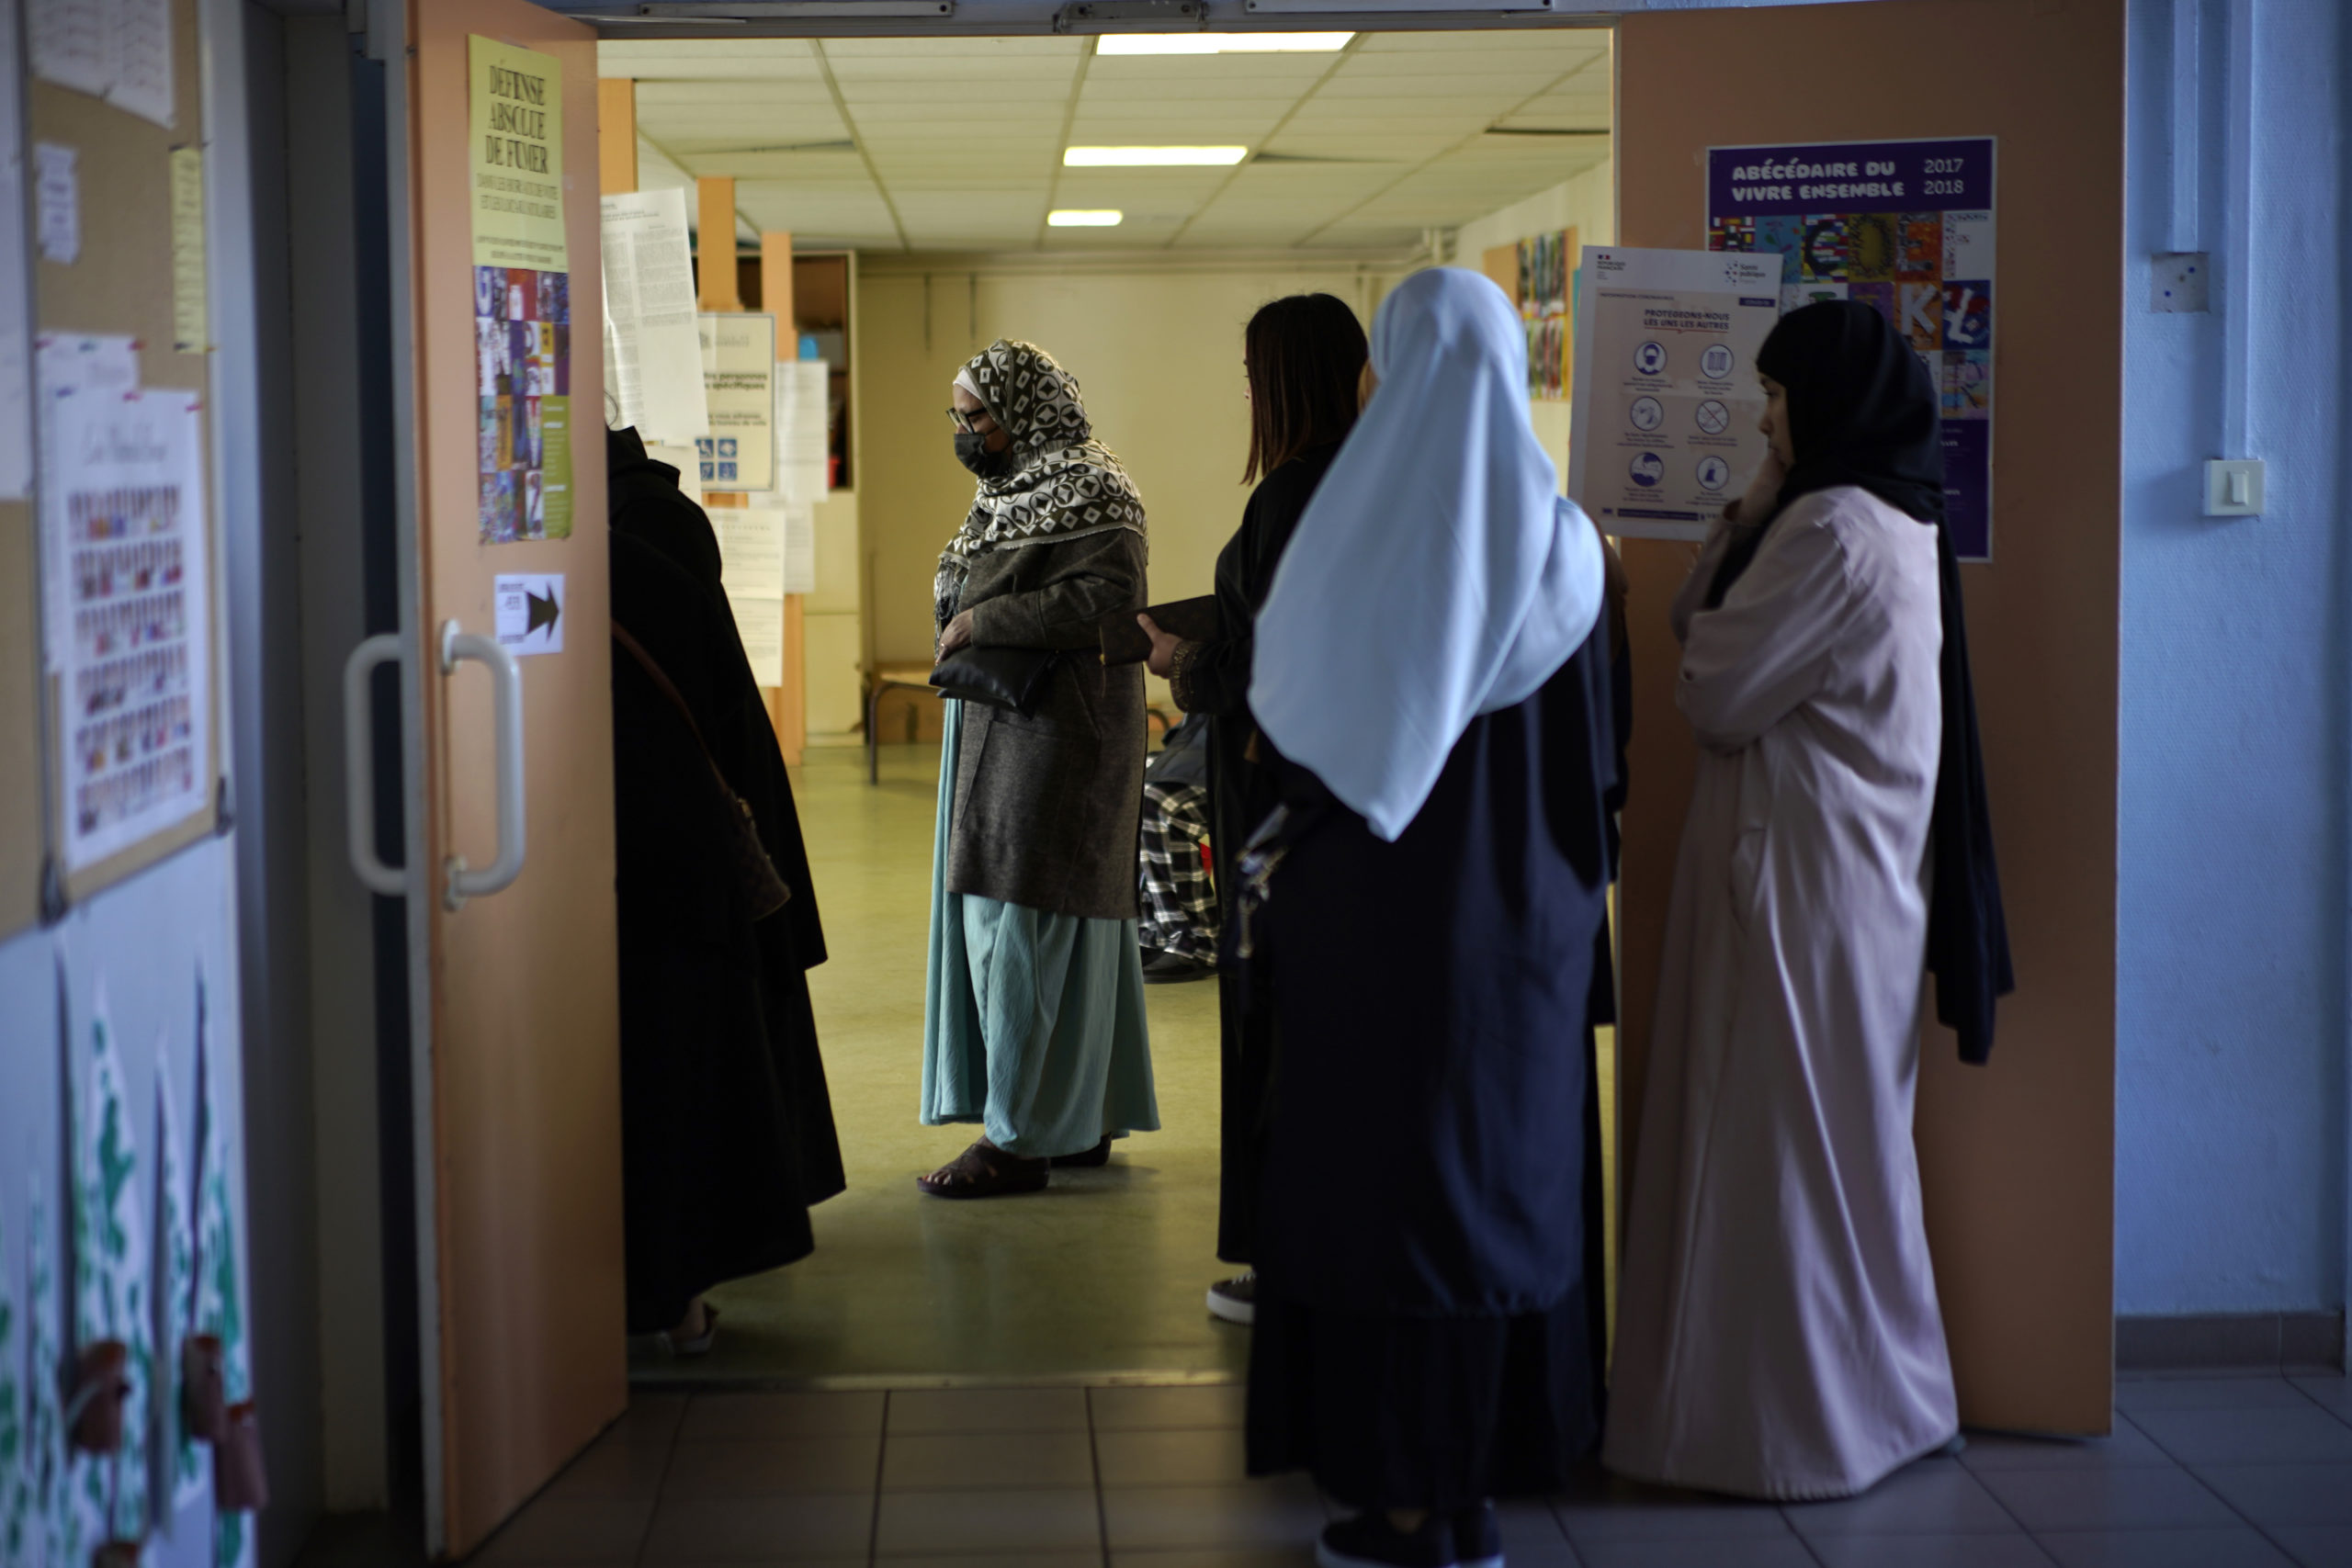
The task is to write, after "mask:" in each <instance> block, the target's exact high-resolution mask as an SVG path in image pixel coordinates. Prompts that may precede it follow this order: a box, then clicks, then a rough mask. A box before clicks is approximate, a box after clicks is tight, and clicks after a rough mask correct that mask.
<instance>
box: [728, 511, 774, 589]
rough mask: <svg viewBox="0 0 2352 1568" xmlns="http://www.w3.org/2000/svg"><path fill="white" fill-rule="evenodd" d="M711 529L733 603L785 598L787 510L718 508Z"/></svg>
mask: <svg viewBox="0 0 2352 1568" xmlns="http://www.w3.org/2000/svg"><path fill="white" fill-rule="evenodd" d="M710 526H711V531H712V532H713V533H715V534H717V535H718V570H719V577H720V580H721V581H724V582H725V583H726V585H727V597H728V599H729V602H741V601H742V600H745V599H781V598H783V597H784V508H782V507H781V506H720V507H715V508H713V509H712V510H711V513H710Z"/></svg>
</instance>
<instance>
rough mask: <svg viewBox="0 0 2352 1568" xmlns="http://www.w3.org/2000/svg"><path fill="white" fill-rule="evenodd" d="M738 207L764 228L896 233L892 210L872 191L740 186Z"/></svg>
mask: <svg viewBox="0 0 2352 1568" xmlns="http://www.w3.org/2000/svg"><path fill="white" fill-rule="evenodd" d="M735 205H736V206H738V207H740V208H741V209H743V213H744V216H746V217H748V218H750V219H751V220H752V222H754V223H756V224H758V225H759V227H761V228H762V229H786V230H792V231H800V230H814V229H823V230H825V231H828V232H848V231H875V232H880V233H891V232H892V230H891V227H890V209H889V207H888V205H887V204H885V203H884V201H883V200H882V198H881V197H879V196H877V195H876V194H875V193H874V191H873V190H872V189H871V188H868V189H866V190H864V191H803V190H788V191H787V190H776V189H774V188H771V187H763V186H737V187H736V188H735Z"/></svg>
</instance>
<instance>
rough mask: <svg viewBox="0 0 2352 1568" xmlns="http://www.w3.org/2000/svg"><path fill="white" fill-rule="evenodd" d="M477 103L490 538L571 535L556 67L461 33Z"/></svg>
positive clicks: (476, 231)
mask: <svg viewBox="0 0 2352 1568" xmlns="http://www.w3.org/2000/svg"><path fill="white" fill-rule="evenodd" d="M466 43H467V50H468V61H469V72H470V81H469V89H468V97H469V102H470V105H471V109H472V117H473V120H472V124H473V139H472V142H471V146H472V149H473V153H472V155H473V192H474V201H473V235H474V258H473V259H474V344H475V358H476V361H477V365H476V369H475V389H476V394H477V396H478V397H479V399H480V400H481V451H480V458H479V461H478V462H477V464H476V471H477V477H478V478H479V479H480V481H481V513H480V515H481V538H482V541H483V542H484V543H485V544H503V543H507V542H509V541H512V540H515V539H565V538H569V537H571V271H570V267H571V257H570V254H569V253H568V251H567V250H566V248H565V243H564V234H563V68H562V66H561V65H560V64H559V63H558V62H556V61H555V60H554V59H553V58H552V57H551V56H548V55H545V54H540V53H538V52H537V51H534V50H528V49H517V48H515V46H514V45H512V44H504V43H500V42H498V41H497V40H495V39H486V38H482V37H481V36H479V35H475V36H472V37H469V39H467V40H466Z"/></svg>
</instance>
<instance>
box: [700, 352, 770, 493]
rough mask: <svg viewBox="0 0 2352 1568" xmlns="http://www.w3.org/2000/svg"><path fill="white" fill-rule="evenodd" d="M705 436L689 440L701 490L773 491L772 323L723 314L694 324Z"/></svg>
mask: <svg viewBox="0 0 2352 1568" xmlns="http://www.w3.org/2000/svg"><path fill="white" fill-rule="evenodd" d="M700 321H701V329H700V330H701V333H702V384H703V397H704V400H705V402H706V403H707V405H708V407H709V410H710V434H707V435H703V436H699V437H697V438H696V439H695V447H696V449H697V450H699V451H700V453H701V454H702V487H703V489H705V490H717V491H769V490H774V489H775V372H776V365H775V317H774V316H769V315H763V314H761V313H759V312H757V311H749V310H728V311H721V312H716V313H712V314H707V315H705V316H703V317H701V318H700Z"/></svg>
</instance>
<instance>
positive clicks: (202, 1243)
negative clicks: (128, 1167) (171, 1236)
mask: <svg viewBox="0 0 2352 1568" xmlns="http://www.w3.org/2000/svg"><path fill="white" fill-rule="evenodd" d="M196 1016H197V1035H196V1092H197V1099H198V1108H197V1172H198V1174H197V1192H196V1331H197V1332H198V1333H201V1334H217V1335H219V1336H220V1352H221V1360H222V1363H223V1365H222V1368H221V1371H222V1379H223V1382H226V1383H227V1385H228V1395H229V1402H230V1403H231V1404H235V1403H237V1402H238V1401H240V1400H244V1399H250V1398H252V1397H253V1393H252V1389H253V1373H252V1361H251V1350H250V1348H249V1347H248V1346H247V1344H246V1342H245V1314H244V1292H243V1290H242V1288H241V1286H240V1282H239V1280H240V1274H239V1269H238V1266H237V1208H236V1200H235V1195H234V1190H233V1189H232V1187H231V1186H230V1182H229V1172H230V1148H229V1137H228V1122H227V1121H226V1120H225V1119H224V1118H223V1117H222V1114H221V1111H222V1104H221V1100H220V1085H219V1083H218V1082H217V1081H216V1074H215V1070H214V1063H213V1059H212V1050H211V1040H210V1034H209V1029H208V1028H207V1025H206V1021H205V1009H204V985H203V981H202V980H201V979H198V982H197V1015H196ZM212 1546H213V1555H212V1560H213V1562H214V1563H215V1564H216V1565H217V1568H252V1564H253V1562H254V1529H253V1521H252V1520H251V1519H249V1518H247V1517H245V1516H244V1515H243V1514H232V1513H223V1514H221V1515H220V1517H218V1518H216V1519H215V1520H214V1521H213V1527H212Z"/></svg>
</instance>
